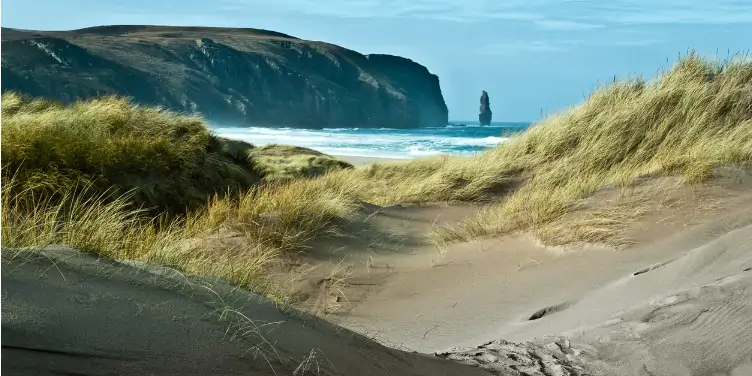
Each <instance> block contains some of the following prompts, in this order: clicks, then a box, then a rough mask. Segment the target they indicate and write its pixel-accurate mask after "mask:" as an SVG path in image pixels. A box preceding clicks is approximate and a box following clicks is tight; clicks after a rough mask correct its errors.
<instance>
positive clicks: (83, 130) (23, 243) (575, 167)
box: [2, 55, 752, 295]
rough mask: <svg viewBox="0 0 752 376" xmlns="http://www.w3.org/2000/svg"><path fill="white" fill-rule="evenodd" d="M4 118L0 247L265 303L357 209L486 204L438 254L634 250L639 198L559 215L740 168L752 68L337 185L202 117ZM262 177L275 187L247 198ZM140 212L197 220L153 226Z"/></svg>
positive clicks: (686, 66) (653, 87) (22, 108)
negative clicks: (177, 280)
mask: <svg viewBox="0 0 752 376" xmlns="http://www.w3.org/2000/svg"><path fill="white" fill-rule="evenodd" d="M2 114H3V129H2V159H3V170H4V172H5V174H4V175H5V176H4V177H5V179H4V182H3V189H2V191H3V192H2V193H3V207H2V219H3V223H2V238H3V246H5V247H29V246H36V247H39V246H44V245H47V244H67V245H70V246H72V247H75V248H79V249H83V250H87V251H92V252H97V253H100V254H102V255H105V256H108V257H113V258H119V259H123V258H124V259H137V260H146V261H150V262H155V263H160V264H165V265H168V266H173V267H176V268H179V269H181V270H184V271H186V272H189V273H195V274H204V275H212V276H218V277H221V278H224V279H227V280H230V281H232V282H234V283H237V284H239V285H241V286H244V287H248V288H252V289H255V290H257V291H258V290H259V289H262V290H263V289H266V291H267V294H272V295H274V294H276V292H275V293H271V292H268V291H271V290H268V289H269V285H268V283H267V282H266V278H265V275H266V274H267V273H268V271H269V269H270V265H271V264H272V263H274V262H275V260H277V259H279V258H283V257H284V256H285V255H286V254H289V253H290V252H295V251H300V250H304V249H305V247H306V245H307V244H308V243H309V241H310V240H311V239H313V238H315V237H319V236H327V235H331V234H334V233H336V231H337V229H338V226H337V225H338V223H340V222H341V221H345V220H348V219H350V218H352V217H353V215H354V214H355V213H356V211H357V209H358V207H359V205H360V203H361V202H362V201H366V202H371V203H375V204H392V203H399V202H437V201H477V200H495V201H496V203H494V204H492V205H490V206H488V207H487V208H486V209H485V210H483V211H482V212H481V213H480V214H479V215H478V216H476V217H473V218H468V219H466V220H464V221H462V222H461V223H460V224H459V225H458V226H455V227H452V228H448V227H443V228H438V229H436V230H435V231H434V233H433V234H432V236H433V238H434V239H435V240H436V241H437V242H451V241H462V240H469V239H472V238H475V237H482V236H491V235H498V234H503V233H508V232H512V231H519V230H525V231H530V232H532V233H533V234H535V235H536V236H538V237H539V238H541V240H543V241H544V242H545V243H547V244H550V245H561V244H565V243H569V242H598V243H606V244H611V245H614V246H618V245H621V244H627V242H628V240H627V239H624V238H623V237H621V235H620V233H619V231H620V229H621V228H623V225H624V224H625V223H627V222H628V221H630V220H632V219H634V218H636V217H638V216H640V215H642V213H644V210H643V209H644V208H643V207H642V206H641V204H639V203H644V202H650V200H648V199H646V198H645V197H643V196H640V197H636V196H635V197H631V198H630V197H629V196H626V195H625V197H624V198H623V199H621V200H619V201H614V202H612V203H609V204H608V205H607V206H605V207H602V208H598V209H597V210H591V211H589V212H585V213H582V215H579V216H574V217H572V216H567V215H568V214H569V215H571V214H572V213H574V212H576V211H578V210H580V211H581V210H582V209H583V208H584V207H583V200H584V199H586V198H587V197H589V196H590V195H592V194H593V193H594V192H595V191H596V190H597V189H598V188H599V187H603V186H605V185H617V186H622V187H627V186H629V185H630V184H633V183H634V181H635V179H636V178H638V177H640V176H645V175H650V174H652V175H660V174H674V175H677V176H681V177H683V179H684V181H686V182H689V183H701V182H702V181H704V180H705V179H707V178H708V177H709V175H710V173H711V171H712V169H713V167H715V166H719V165H731V164H748V163H749V162H750V161H751V160H752V63H751V62H750V61H749V60H743V59H736V60H732V61H729V62H726V63H723V64H715V63H712V62H708V61H705V60H702V59H700V58H698V57H696V56H695V55H690V56H688V57H686V58H683V59H681V60H680V61H679V62H678V63H677V64H676V66H674V67H673V68H672V69H671V70H670V71H668V72H667V73H665V74H664V75H662V76H661V77H659V78H657V79H656V80H654V81H652V82H644V81H642V80H639V79H633V80H627V81H622V82H615V83H613V84H612V85H610V86H608V87H604V88H602V89H600V90H598V91H596V92H595V93H593V94H592V95H591V96H590V98H588V99H587V100H586V101H585V102H583V103H582V104H580V105H578V106H575V107H573V108H571V109H569V110H567V111H564V112H562V113H560V114H556V115H554V116H551V117H549V118H547V119H545V120H543V121H541V122H540V123H538V124H535V125H534V126H532V127H531V128H530V129H529V130H528V131H526V132H524V133H522V134H519V135H515V136H513V137H511V139H510V140H509V141H508V142H505V143H503V144H502V145H500V146H499V147H497V148H494V149H490V150H487V151H485V152H484V153H481V154H479V155H477V156H474V157H466V158H445V157H439V158H428V159H423V160H416V161H412V162H409V163H397V164H385V165H373V166H371V167H369V168H363V169H350V168H347V166H342V165H340V167H345V169H344V170H340V171H331V169H330V168H329V167H326V166H325V165H326V164H327V163H329V162H321V161H319V162H315V160H316V158H317V157H319V156H318V155H316V154H315V153H313V152H312V153H309V155H308V156H306V157H303V158H302V159H300V160H298V159H296V158H298V157H296V156H295V153H293V152H291V150H294V149H293V148H285V147H279V146H274V147H270V148H269V150H266V152H267V154H266V155H265V157H266V158H267V160H266V161H265V162H263V161H262V162H258V161H256V160H255V159H254V158H256V157H260V156H263V150H262V153H261V154H258V153H257V152H259V150H257V149H256V148H253V146H251V145H246V144H242V143H241V144H237V145H236V144H235V143H232V144H230V143H228V142H227V140H222V139H219V138H216V137H214V136H212V135H211V134H210V133H209V132H208V131H207V130H206V127H205V126H203V123H202V122H201V121H200V119H197V118H194V117H190V116H188V117H186V116H180V115H177V114H174V113H169V112H165V111H162V110H159V109H152V108H141V107H137V106H132V105H131V104H129V103H128V102H127V101H125V100H122V99H118V98H104V99H99V100H93V101H88V102H79V103H76V104H73V105H70V106H63V105H60V104H55V103H52V102H47V101H41V100H24V99H23V98H20V97H18V96H16V95H14V94H6V95H3V101H2ZM254 153H257V154H254ZM310 157H313V159H310ZM275 158H277V159H275ZM264 163H266V164H267V166H266V167H264V166H263V164H264ZM277 163H285V164H287V166H288V167H289V166H297V167H292V168H289V169H288V168H286V167H279V166H280V165H276V166H275V164H277ZM334 164H337V163H336V162H335V163H334ZM337 165H339V164H337ZM259 166H261V167H259ZM300 166H308V167H311V166H319V167H321V166H324V167H322V168H323V172H327V173H326V174H324V175H323V176H319V177H315V178H303V179H296V180H291V178H294V177H300V176H307V174H306V173H305V171H303V170H299V169H298V167H300ZM317 168H318V167H317ZM256 169H261V170H263V171H262V172H261V173H259V175H263V174H268V175H269V176H274V177H275V178H273V179H270V180H274V181H276V182H275V183H272V184H262V185H258V184H255V183H257V182H258V180H254V179H255V178H256V176H255V175H254V174H256V173H257V171H256ZM121 172H124V173H125V174H124V176H126V178H122V179H121V178H119V176H120V173H121ZM116 173H117V174H116ZM116 175H117V176H116ZM9 176H13V178H12V179H13V180H12V181H9V180H8V177H9ZM86 182H89V183H86ZM113 187H114V188H113ZM48 189H51V190H52V191H54V192H55V194H53V195H50V194H48V192H47V190H48ZM228 191H229V192H231V193H233V194H232V195H229V196H223V195H222V194H223V193H224V192H228ZM128 192H130V193H129V194H130V196H123V194H124V193H128ZM502 192H505V193H504V194H502ZM207 197H208V199H207ZM501 197H503V200H501V201H499V199H500V198H501ZM163 200H164V201H163ZM132 202H135V203H138V204H144V203H145V204H148V205H149V206H153V207H158V208H161V209H163V210H164V209H165V208H171V209H176V210H179V209H182V210H183V211H184V212H185V211H186V210H187V211H188V212H189V214H188V215H185V216H182V217H178V219H176V220H170V221H167V220H163V219H154V220H152V219H150V218H152V217H153V214H149V213H146V212H142V211H139V210H138V209H137V207H136V206H133V205H132ZM198 202H200V203H201V205H199V204H197V203H198ZM646 210H647V209H646ZM228 234H230V235H232V236H230V235H228ZM228 237H231V238H232V239H234V240H228V239H227V238H228Z"/></svg>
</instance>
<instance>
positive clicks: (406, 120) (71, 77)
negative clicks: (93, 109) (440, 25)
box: [2, 26, 448, 128]
mask: <svg viewBox="0 0 752 376" xmlns="http://www.w3.org/2000/svg"><path fill="white" fill-rule="evenodd" d="M2 51H3V54H2V90H3V91H6V90H14V91H18V92H21V93H25V94H29V95H33V96H43V97H47V98H52V99H57V100H62V101H64V102H70V101H74V100H77V99H86V98H91V97H95V96H101V95H105V94H118V95H123V96H129V97H132V98H133V99H134V100H135V101H136V102H139V103H143V104H148V105H162V106H164V107H166V108H169V109H172V110H177V111H187V112H200V113H202V114H203V115H204V117H206V118H207V119H208V120H209V121H210V122H216V123H221V124H222V125H237V126H272V127H301V128H323V127H332V128H333V127H390V128H415V127H425V126H443V125H445V124H447V122H448V114H447V107H446V104H445V103H444V98H443V96H442V94H441V89H440V87H439V79H438V77H437V76H436V75H434V74H431V73H430V72H429V71H428V69H426V68H425V67H424V66H422V65H420V64H418V63H416V62H413V61H412V60H409V59H405V58H401V57H397V56H389V55H362V54H360V53H358V52H355V51H352V50H348V49H346V48H342V47H339V46H335V45H332V44H328V43H323V42H313V41H306V40H301V39H298V38H295V37H291V36H289V35H285V34H281V33H276V32H271V31H266V30H257V29H229V28H204V27H167V26H102V27H94V28H87V29H80V30H72V31H54V32H51V31H28V30H15V29H7V28H3V29H2Z"/></svg>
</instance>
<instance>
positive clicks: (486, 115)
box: [478, 90, 491, 125]
mask: <svg viewBox="0 0 752 376" xmlns="http://www.w3.org/2000/svg"><path fill="white" fill-rule="evenodd" d="M478 121H479V122H480V125H490V124H491V103H490V102H489V100H488V93H486V91H485V90H483V94H481V95H480V114H479V115H478Z"/></svg>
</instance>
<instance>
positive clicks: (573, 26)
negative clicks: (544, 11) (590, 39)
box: [535, 20, 605, 30]
mask: <svg viewBox="0 0 752 376" xmlns="http://www.w3.org/2000/svg"><path fill="white" fill-rule="evenodd" d="M535 25H536V26H538V27H539V28H541V29H545V30H592V29H600V28H602V27H605V25H600V24H593V23H587V22H578V21H566V20H540V21H535Z"/></svg>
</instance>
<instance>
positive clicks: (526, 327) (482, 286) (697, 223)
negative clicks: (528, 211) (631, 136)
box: [332, 174, 752, 375]
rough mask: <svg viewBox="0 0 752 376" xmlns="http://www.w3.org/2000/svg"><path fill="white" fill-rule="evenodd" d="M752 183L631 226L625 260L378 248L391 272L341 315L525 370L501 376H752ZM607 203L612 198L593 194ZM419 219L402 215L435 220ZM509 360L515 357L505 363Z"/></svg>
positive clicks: (505, 249) (527, 242)
mask: <svg viewBox="0 0 752 376" xmlns="http://www.w3.org/2000/svg"><path fill="white" fill-rule="evenodd" d="M748 180H749V176H748V174H747V175H744V176H742V177H737V178H733V179H729V180H724V181H719V182H717V183H718V184H709V185H708V186H706V187H704V188H701V189H699V190H698V189H695V188H685V189H684V190H683V191H682V192H680V193H679V194H680V195H686V196H692V197H691V198H687V200H689V201H688V202H686V204H685V205H683V206H682V205H676V206H675V207H672V208H669V209H666V210H662V211H658V212H656V213H653V214H651V215H648V216H646V217H644V218H642V219H641V220H639V221H638V222H636V223H633V224H631V226H630V227H631V228H630V229H628V232H631V235H633V236H632V237H633V238H634V239H636V240H637V241H638V243H637V244H636V245H635V246H633V247H630V248H628V249H624V250H620V251H613V250H611V249H608V248H605V247H597V246H589V247H586V248H582V247H570V248H568V249H551V248H548V247H544V246H542V245H540V244H539V243H537V242H536V241H535V240H533V239H531V238H529V237H527V236H525V235H524V234H518V235H512V236H506V237H503V238H501V239H493V240H485V241H474V242H471V243H464V244H458V245H454V246H452V247H450V248H449V249H448V250H446V253H444V254H443V256H441V257H437V252H436V251H435V250H432V249H431V247H430V245H429V244H428V243H425V242H424V243H422V244H421V243H420V241H419V239H412V242H413V247H412V248H411V250H412V252H413V253H414V254H413V255H412V256H411V257H409V258H406V257H404V256H401V255H394V254H389V253H388V252H384V251H383V250H382V251H381V252H378V251H376V250H372V251H371V261H370V262H371V263H372V264H383V265H389V273H388V276H387V277H384V276H381V277H380V278H375V277H372V278H371V280H372V281H374V285H369V286H368V287H367V288H364V287H362V284H358V285H356V286H351V289H353V290H355V291H354V292H351V293H352V294H353V296H357V297H358V299H356V300H354V301H353V305H352V307H351V308H350V309H349V310H347V313H346V314H342V315H334V316H333V317H332V319H333V321H335V322H337V323H338V324H340V325H342V326H345V327H347V328H350V329H352V330H354V331H358V332H361V333H364V334H366V335H368V336H370V337H372V338H374V339H376V340H378V341H380V342H382V343H385V344H388V345H390V346H394V347H399V348H404V349H411V350H416V351H420V352H426V353H428V352H438V353H439V354H440V356H442V357H448V358H451V359H456V360H462V361H466V362H468V363H470V364H476V365H478V364H486V365H487V368H488V369H489V370H496V372H501V373H499V374H504V375H506V374H515V373H504V372H511V371H510V370H511V369H516V370H517V371H520V370H522V369H528V371H529V372H530V373H524V372H523V374H531V375H537V374H546V375H548V374H551V375H568V374H578V373H577V372H586V371H584V370H587V372H589V373H590V374H593V375H601V374H602V375H641V374H644V375H684V374H687V375H689V374H692V375H694V374H727V375H741V374H748V371H747V370H748V368H745V367H749V366H750V364H749V362H750V356H752V347H750V346H752V345H747V343H752V341H749V339H750V338H748V336H749V333H752V331H750V328H752V322H750V317H752V311H750V295H749V286H750V282H752V273H751V272H750V271H749V270H750V269H749V268H750V267H752V211H751V210H749V208H750V207H752V191H751V190H750V189H749V181H748ZM602 196H608V192H602V194H600V195H596V196H595V199H599V197H602ZM685 198H686V197H685ZM711 203H712V205H711ZM392 210H394V209H392ZM403 210H404V209H403ZM410 210H411V212H407V213H403V216H409V215H410V214H413V215H418V216H419V214H420V213H421V212H425V211H426V209H425V208H422V209H410ZM453 211H454V212H458V211H462V212H464V213H465V214H467V211H468V209H467V208H453V207H447V208H444V209H443V211H442V214H443V215H444V216H445V217H451V215H450V213H451V212H453ZM389 216H393V214H388V215H385V216H384V217H383V218H382V220H383V221H384V222H383V223H382V230H383V231H385V232H389V231H393V229H394V228H398V226H396V225H395V224H394V223H392V224H391V226H392V227H391V228H390V227H389V226H388V223H389V222H388V220H387V218H388V217H389ZM450 219H451V218H450ZM449 222H451V220H450V221H449ZM407 226H408V227H410V226H416V227H415V228H414V231H410V230H404V229H403V230H402V231H405V232H412V233H422V232H421V231H422V230H423V229H422V228H419V227H420V225H419V224H415V225H407ZM351 246H352V247H357V245H356V244H352V245H351ZM343 252H345V253H346V251H343ZM371 273H372V275H373V271H371ZM354 277H357V278H359V279H360V280H363V279H367V278H368V277H367V276H364V275H358V273H357V272H355V273H354ZM376 281H378V282H376ZM363 290H367V292H365V293H364V292H363ZM562 338H564V339H565V342H562ZM505 341H512V343H507V342H505ZM562 343H566V344H567V345H566V346H565V347H566V348H567V349H569V350H567V351H564V350H563V348H564V347H562V345H561V344H562ZM481 344H485V345H481ZM479 346H480V347H479ZM665 346H669V347H670V348H671V351H665V350H663V349H664V347H665ZM536 352H539V353H540V354H544V355H545V356H543V355H541V356H543V357H544V358H545V357H551V359H552V360H551V362H553V363H552V364H554V363H556V362H555V359H556V358H557V357H559V358H561V359H562V361H561V362H560V367H563V368H561V369H560V371H561V372H563V373H556V372H559V371H553V370H548V371H545V370H544V368H545V367H543V363H540V362H541V360H540V359H541V356H537V355H536V356H533V355H532V354H535V353H536ZM575 353H579V355H578V356H577V357H575V356H574V355H572V354H575ZM505 354H506V355H505ZM509 354H516V355H515V356H512V358H508V357H507V358H505V356H508V355H509ZM524 354H527V355H526V356H527V358H526V356H525V355H524ZM540 354H539V355H540ZM567 358H571V359H567ZM504 359H507V360H504ZM514 359H516V360H514ZM524 359H528V361H525V360H524ZM536 359H537V360H536ZM706 360H707V361H706ZM526 362H528V363H529V364H528V365H527V366H525V364H527V363H526ZM504 364H507V365H508V367H507V368H506V371H501V369H503V368H504V367H502V365H504ZM525 367H529V368H525ZM567 367H569V371H566V370H567ZM578 367H580V368H578ZM536 369H537V370H538V371H534V370H536ZM552 369H554V368H552ZM564 371H566V372H564ZM520 372H522V371H520ZM535 372H541V373H535ZM545 372H549V373H545ZM567 372H569V373H567ZM714 372H715V373H714ZM740 372H741V373H740Z"/></svg>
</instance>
